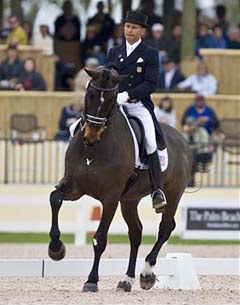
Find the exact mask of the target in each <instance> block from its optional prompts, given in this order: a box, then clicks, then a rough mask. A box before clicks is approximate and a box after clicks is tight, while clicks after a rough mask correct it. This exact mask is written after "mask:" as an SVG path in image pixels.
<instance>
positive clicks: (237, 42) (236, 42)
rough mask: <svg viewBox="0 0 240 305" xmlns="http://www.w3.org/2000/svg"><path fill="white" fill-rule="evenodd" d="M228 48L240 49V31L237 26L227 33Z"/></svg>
mask: <svg viewBox="0 0 240 305" xmlns="http://www.w3.org/2000/svg"><path fill="white" fill-rule="evenodd" d="M227 48H228V49H240V29H239V28H238V27H236V26H231V27H230V28H229V30H228V32H227Z"/></svg>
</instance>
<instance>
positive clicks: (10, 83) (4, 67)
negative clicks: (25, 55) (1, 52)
mask: <svg viewBox="0 0 240 305" xmlns="http://www.w3.org/2000/svg"><path fill="white" fill-rule="evenodd" d="M22 71H23V64H22V62H21V60H20V59H19V57H18V51H17V47H16V46H15V45H9V46H8V48H7V58H6V59H5V60H3V62H2V63H1V66H0V87H4V88H8V89H11V88H12V89H13V88H14V86H15V85H16V83H17V81H18V79H19V77H20V75H21V73H22Z"/></svg>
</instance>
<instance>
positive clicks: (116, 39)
mask: <svg viewBox="0 0 240 305" xmlns="http://www.w3.org/2000/svg"><path fill="white" fill-rule="evenodd" d="M123 42H124V38H123V27H122V24H117V25H116V26H115V29H114V33H113V37H112V38H110V39H109V40H108V46H107V49H108V51H109V50H110V49H111V48H113V47H116V46H120V45H121V44H123Z"/></svg>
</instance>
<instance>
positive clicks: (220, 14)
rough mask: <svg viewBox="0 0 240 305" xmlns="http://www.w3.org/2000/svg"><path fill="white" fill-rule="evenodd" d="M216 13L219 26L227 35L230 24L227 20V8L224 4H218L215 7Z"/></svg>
mask: <svg viewBox="0 0 240 305" xmlns="http://www.w3.org/2000/svg"><path fill="white" fill-rule="evenodd" d="M215 13H216V17H217V24H218V25H219V26H220V27H221V29H222V31H223V33H224V34H226V33H227V30H228V27H229V22H228V20H227V17H226V16H227V8H226V6H225V5H223V4H218V5H217V6H216V7H215Z"/></svg>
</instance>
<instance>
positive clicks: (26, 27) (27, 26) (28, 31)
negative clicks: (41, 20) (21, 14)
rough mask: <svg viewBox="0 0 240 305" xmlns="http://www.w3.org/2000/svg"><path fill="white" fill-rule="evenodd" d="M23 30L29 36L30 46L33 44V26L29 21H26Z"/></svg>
mask: <svg viewBox="0 0 240 305" xmlns="http://www.w3.org/2000/svg"><path fill="white" fill-rule="evenodd" d="M22 28H23V29H24V31H25V33H26V34H27V38H28V44H32V24H31V22H29V21H28V20H24V21H23V23H22Z"/></svg>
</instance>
